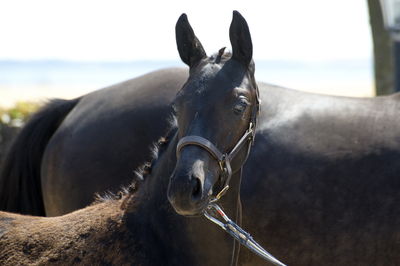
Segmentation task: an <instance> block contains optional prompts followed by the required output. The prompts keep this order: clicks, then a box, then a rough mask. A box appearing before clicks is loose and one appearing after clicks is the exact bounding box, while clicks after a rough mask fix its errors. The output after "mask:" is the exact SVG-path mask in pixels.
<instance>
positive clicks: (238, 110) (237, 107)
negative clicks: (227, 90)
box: [233, 98, 249, 115]
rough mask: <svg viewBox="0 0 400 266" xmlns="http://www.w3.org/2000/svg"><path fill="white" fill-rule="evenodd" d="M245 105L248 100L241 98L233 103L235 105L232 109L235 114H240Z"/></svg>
mask: <svg viewBox="0 0 400 266" xmlns="http://www.w3.org/2000/svg"><path fill="white" fill-rule="evenodd" d="M247 105H249V103H248V101H247V100H246V99H245V98H241V99H240V100H239V102H238V103H237V104H236V105H235V107H234V108H233V111H234V112H235V113H236V114H238V115H240V114H242V113H243V112H244V111H245V110H246V108H247Z"/></svg>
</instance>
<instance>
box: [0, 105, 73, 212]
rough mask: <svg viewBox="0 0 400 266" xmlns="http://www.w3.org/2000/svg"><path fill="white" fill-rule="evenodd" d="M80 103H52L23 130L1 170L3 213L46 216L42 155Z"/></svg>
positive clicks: (1, 205)
mask: <svg viewBox="0 0 400 266" xmlns="http://www.w3.org/2000/svg"><path fill="white" fill-rule="evenodd" d="M79 100H80V98H78V99H74V100H61V99H55V100H52V101H50V102H49V103H48V104H47V105H46V106H44V107H43V108H42V109H41V110H39V111H38V112H37V113H36V114H34V115H33V116H32V117H31V118H30V119H29V121H28V122H27V124H26V125H25V126H24V127H23V128H22V130H21V132H20V133H19V134H18V136H17V137H16V138H15V140H14V141H13V143H12V145H11V147H10V149H9V151H8V153H7V155H6V156H5V158H4V161H3V165H2V167H1V169H0V210H4V211H10V212H17V213H23V214H31V215H41V216H44V215H45V210H44V204H43V196H42V188H41V179H40V166H41V162H42V156H43V153H44V150H45V148H46V146H47V143H48V142H49V140H50V138H51V137H52V135H53V134H54V132H55V131H56V130H57V128H58V127H59V125H60V124H61V122H62V121H63V120H64V118H65V117H66V116H67V114H68V113H69V112H70V111H71V110H72V109H73V108H74V107H75V106H76V104H77V103H78V102H79Z"/></svg>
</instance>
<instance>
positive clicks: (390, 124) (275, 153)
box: [2, 69, 400, 265]
mask: <svg viewBox="0 0 400 266" xmlns="http://www.w3.org/2000/svg"><path fill="white" fill-rule="evenodd" d="M186 77H187V71H186V70H183V69H166V70H161V71H157V72H154V73H151V74H148V75H145V76H143V77H139V78H137V79H133V80H130V81H126V82H124V83H121V84H118V85H116V86H113V87H111V88H107V89H103V90H100V91H97V92H94V93H91V94H89V95H87V96H84V97H83V98H81V99H80V100H76V101H63V102H60V103H58V105H57V104H53V106H50V108H53V109H54V110H53V111H52V113H51V114H52V115H49V114H48V113H46V110H45V111H43V112H42V113H43V114H45V115H44V116H43V117H42V118H41V117H40V116H39V117H37V120H39V121H42V123H45V119H46V117H47V116H50V117H51V116H63V117H64V116H65V117H66V118H65V119H64V120H63V122H62V123H61V124H60V125H59V126H58V127H55V128H54V130H55V132H54V134H50V135H52V136H51V138H50V140H49V141H48V142H47V141H44V142H42V143H43V146H42V147H41V149H43V150H44V156H43V159H42V161H41V165H42V170H41V172H40V175H39V176H36V177H37V178H39V179H40V178H42V180H44V181H45V182H44V183H43V188H44V190H43V193H44V199H45V205H46V208H47V209H48V211H49V212H48V214H50V215H57V214H60V213H66V212H68V211H72V210H74V209H78V208H80V207H82V206H85V205H86V204H88V203H89V202H90V201H91V199H92V196H91V194H93V193H95V192H98V191H104V190H107V189H109V188H110V187H114V188H117V187H118V186H119V184H121V183H124V182H128V180H129V179H130V178H131V175H132V169H134V168H135V167H136V166H137V165H139V164H140V162H141V161H144V160H146V158H147V157H148V156H150V153H146V152H138V151H141V150H143V149H144V148H143V146H146V145H148V144H149V143H151V142H152V141H154V140H155V139H156V138H157V136H159V135H161V134H162V133H161V132H163V131H165V128H166V122H164V121H165V119H164V118H166V117H167V116H168V113H169V107H168V103H169V101H170V100H172V98H173V97H174V95H175V93H176V91H177V90H178V89H179V88H180V87H181V86H182V84H183V82H184V80H185V79H186ZM259 89H260V94H261V99H262V112H261V117H260V121H259V129H258V133H257V136H256V141H255V144H254V147H253V149H252V151H251V154H250V157H249V159H248V162H247V163H246V165H245V167H244V173H243V180H242V192H241V197H242V205H243V226H244V228H247V229H248V230H249V231H250V232H251V233H252V234H253V236H254V237H255V239H256V240H259V241H260V243H261V244H262V245H264V246H265V247H266V248H267V249H268V250H269V251H270V252H271V253H272V254H274V255H276V256H277V257H278V258H281V259H282V260H283V261H284V262H286V263H288V264H289V265H290V264H294V265H321V264H322V265H371V264H372V265H393V264H396V263H397V262H398V261H399V260H400V257H399V256H400V255H399V254H400V253H399V251H400V245H399V243H400V233H399V228H400V213H399V212H400V208H399V204H400V193H399V191H400V178H399V173H400V164H399V163H398V162H399V159H400V153H399V151H400V140H399V136H400V123H399V122H400V121H399V120H400V117H399V111H400V110H399V109H400V103H399V100H400V99H399V97H400V96H399V95H398V94H395V95H391V96H385V97H376V98H371V99H359V98H345V97H333V96H323V95H316V94H310V93H304V92H299V91H295V90H290V89H285V88H280V87H276V86H271V85H268V84H265V83H259ZM160 90H161V92H162V93H161V92H160ZM72 103H73V104H74V107H71V108H72V111H71V112H69V113H68V114H65V113H61V112H60V113H59V114H58V113H57V110H62V108H65V107H66V106H67V105H72ZM29 130H31V129H30V128H29V126H28V127H27V128H25V130H24V131H29ZM24 134H28V133H24V132H22V135H24ZM30 134H32V133H30ZM28 143H29V141H28ZM46 144H47V145H46ZM30 145H34V144H30ZM78 154H79V157H78ZM12 159H13V158H10V157H9V160H12ZM14 159H15V158H14ZM6 166H7V165H6ZM105 166H106V167H105ZM33 168H34V169H38V165H34V166H33ZM6 170H7V169H6ZM120 177H125V178H126V179H122V180H121V179H119V178H120ZM3 179H4V175H3ZM14 181H18V180H14ZM3 182H4V181H3ZM19 182H27V181H26V180H20V181H19ZM21 193H26V191H21ZM3 195H4V194H3ZM3 195H2V196H3ZM240 258H241V260H244V261H245V262H246V261H248V260H250V258H253V259H254V260H252V263H260V264H261V263H262V262H261V261H259V260H258V258H254V257H252V256H251V255H250V254H249V253H247V252H246V251H245V250H244V249H241V257H240Z"/></svg>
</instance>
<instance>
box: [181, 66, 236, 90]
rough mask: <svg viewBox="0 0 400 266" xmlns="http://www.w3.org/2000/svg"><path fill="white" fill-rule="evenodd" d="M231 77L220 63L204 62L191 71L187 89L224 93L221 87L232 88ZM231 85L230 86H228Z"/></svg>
mask: <svg viewBox="0 0 400 266" xmlns="http://www.w3.org/2000/svg"><path fill="white" fill-rule="evenodd" d="M232 80H233V78H232V77H229V75H228V74H227V73H225V71H224V69H223V65H221V64H213V63H208V64H204V65H202V66H200V67H199V69H197V71H196V72H195V73H193V75H192V77H191V78H190V81H189V86H188V90H190V92H192V93H196V94H204V93H206V92H210V93H213V94H218V92H219V93H225V92H226V91H224V90H223V89H222V88H233V87H234V86H233V85H234V84H233V82H232ZM230 85H232V86H230ZM216 87H217V88H216Z"/></svg>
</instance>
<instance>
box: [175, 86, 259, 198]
mask: <svg viewBox="0 0 400 266" xmlns="http://www.w3.org/2000/svg"><path fill="white" fill-rule="evenodd" d="M259 113H260V97H259V92H258V87H257V86H256V104H255V106H254V107H253V110H252V113H251V119H250V123H249V127H248V129H247V130H246V132H245V133H244V134H243V136H242V137H241V138H240V140H239V141H238V142H237V143H236V145H235V146H234V147H233V149H232V150H231V151H230V152H226V153H223V152H221V151H220V150H219V149H218V148H217V147H216V146H215V145H214V144H213V143H212V142H211V141H209V140H208V139H205V138H203V137H201V136H185V137H183V138H181V139H180V140H179V142H178V144H177V146H176V157H177V158H179V156H180V153H181V151H182V149H183V148H184V147H185V146H189V145H194V146H198V147H200V148H202V149H204V150H206V151H207V152H208V153H209V154H211V156H212V157H213V158H214V159H215V160H216V161H217V162H218V164H219V166H220V168H221V171H222V174H221V179H222V180H224V185H223V187H222V189H221V191H220V192H218V194H216V196H215V200H219V199H220V198H221V197H222V196H223V195H224V194H225V193H226V191H227V190H228V189H229V182H230V180H231V177H232V167H231V161H232V160H233V159H234V158H235V157H236V155H237V154H238V152H239V151H241V150H242V148H243V147H244V146H245V145H246V144H248V145H247V152H246V157H245V159H244V160H243V162H242V164H241V165H240V167H239V168H241V167H242V166H243V164H244V163H245V162H246V160H247V157H248V156H249V153H250V149H251V146H252V144H253V143H254V137H255V129H256V124H257V118H258V115H259Z"/></svg>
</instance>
